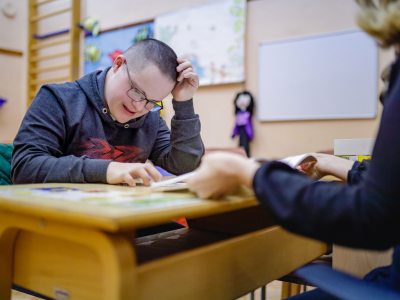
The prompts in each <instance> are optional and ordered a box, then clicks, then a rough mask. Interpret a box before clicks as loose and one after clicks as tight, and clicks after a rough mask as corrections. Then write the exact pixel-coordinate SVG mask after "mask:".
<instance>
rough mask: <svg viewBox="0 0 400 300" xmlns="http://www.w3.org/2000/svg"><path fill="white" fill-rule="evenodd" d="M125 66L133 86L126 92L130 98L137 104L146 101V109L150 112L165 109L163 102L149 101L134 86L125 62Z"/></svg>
mask: <svg viewBox="0 0 400 300" xmlns="http://www.w3.org/2000/svg"><path fill="white" fill-rule="evenodd" d="M125 65H126V72H127V73H128V78H129V82H130V84H131V89H130V90H128V91H127V92H126V94H127V95H128V97H129V98H131V99H132V100H133V101H135V102H140V101H146V105H145V106H144V108H146V109H147V110H148V111H159V110H161V109H163V108H164V106H163V104H162V102H161V101H160V102H158V101H155V100H149V99H147V98H146V96H145V95H144V94H143V93H142V92H141V91H140V90H138V89H137V88H135V87H134V86H133V84H132V80H131V76H130V75H129V70H128V64H127V62H126V60H125Z"/></svg>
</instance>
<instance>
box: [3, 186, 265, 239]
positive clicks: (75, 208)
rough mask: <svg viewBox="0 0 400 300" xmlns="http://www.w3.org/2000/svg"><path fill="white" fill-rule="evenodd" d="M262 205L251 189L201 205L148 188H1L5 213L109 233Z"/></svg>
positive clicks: (183, 195)
mask: <svg viewBox="0 0 400 300" xmlns="http://www.w3.org/2000/svg"><path fill="white" fill-rule="evenodd" d="M256 205H258V201H257V200H256V198H255V197H254V193H253V191H251V190H249V189H246V188H240V189H238V190H237V191H236V192H235V193H234V194H232V195H230V196H229V197H227V198H225V199H223V200H200V199H198V198H196V195H195V194H193V193H191V192H189V191H188V190H186V191H180V192H177V191H175V192H168V191H161V192H154V191H152V190H151V189H150V188H149V187H144V186H137V187H134V188H132V187H128V186H115V185H107V184H66V183H51V184H30V185H12V186H2V187H0V214H4V213H7V212H17V213H20V214H24V215H29V216H35V217H40V218H43V219H44V220H46V219H49V220H57V221H59V222H65V223H70V224H74V225H76V226H83V227H90V228H96V229H100V230H104V231H108V232H117V231H128V230H134V229H136V228H140V227H146V226H152V225H158V224H163V223H166V222H168V221H170V220H171V219H175V218H180V217H186V218H198V217H203V216H209V215H214V214H218V213H223V212H228V211H234V210H239V209H242V208H246V207H251V206H256ZM0 217H1V216H0Z"/></svg>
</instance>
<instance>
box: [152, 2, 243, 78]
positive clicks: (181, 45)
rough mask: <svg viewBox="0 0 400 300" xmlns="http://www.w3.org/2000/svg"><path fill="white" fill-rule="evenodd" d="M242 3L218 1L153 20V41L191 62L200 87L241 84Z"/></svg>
mask: <svg viewBox="0 0 400 300" xmlns="http://www.w3.org/2000/svg"><path fill="white" fill-rule="evenodd" d="M246 3H247V1H246V0H218V1H213V2H210V3H206V4H202V5H197V6H193V7H188V8H184V9H181V10H177V11H174V12H171V13H168V14H163V15H160V16H157V17H156V18H155V21H154V23H155V24H154V27H155V28H154V34H155V38H157V39H159V40H161V41H163V42H164V43H166V44H168V45H169V46H170V47H171V48H172V49H174V50H175V52H176V53H177V55H178V56H179V57H182V58H186V59H188V60H190V61H191V62H192V65H193V67H194V69H195V71H196V73H197V74H198V76H199V79H200V85H212V84H222V83H233V82H243V81H244V79H245V75H244V41H245V24H246Z"/></svg>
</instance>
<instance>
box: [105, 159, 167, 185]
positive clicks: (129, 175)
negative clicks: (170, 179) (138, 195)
mask: <svg viewBox="0 0 400 300" xmlns="http://www.w3.org/2000/svg"><path fill="white" fill-rule="evenodd" d="M150 175H151V177H153V180H154V181H156V182H158V181H161V178H162V176H161V174H160V172H158V171H157V169H156V168H155V167H154V166H153V165H152V164H149V163H146V164H141V163H119V162H111V163H110V164H109V165H108V168H107V183H109V184H118V183H124V182H126V183H127V184H128V185H130V186H136V183H135V180H134V178H137V177H140V178H142V180H143V184H144V185H145V186H149V185H150V180H151V179H150Z"/></svg>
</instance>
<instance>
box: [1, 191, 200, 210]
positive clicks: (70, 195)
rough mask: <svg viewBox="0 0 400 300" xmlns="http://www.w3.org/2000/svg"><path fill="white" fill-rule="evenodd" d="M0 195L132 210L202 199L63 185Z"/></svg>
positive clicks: (170, 205)
mask: <svg viewBox="0 0 400 300" xmlns="http://www.w3.org/2000/svg"><path fill="white" fill-rule="evenodd" d="M0 195H7V196H30V197H40V198H48V199H56V200H65V201H72V202H81V203H87V204H91V205H97V206H111V207H123V208H127V209H130V210H133V211H143V210H151V209H158V208H166V207H173V206H180V205H184V204H192V203H199V202H201V201H202V200H201V199H198V198H191V196H190V195H183V194H182V195H177V194H173V195H172V194H163V193H152V194H150V193H142V194H141V193H136V192H130V191H120V190H118V191H117V190H116V191H110V190H102V189H98V190H97V189H96V190H79V189H74V188H65V187H52V188H21V189H15V188H14V189H5V190H0Z"/></svg>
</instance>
